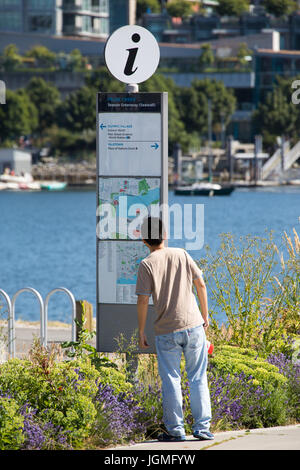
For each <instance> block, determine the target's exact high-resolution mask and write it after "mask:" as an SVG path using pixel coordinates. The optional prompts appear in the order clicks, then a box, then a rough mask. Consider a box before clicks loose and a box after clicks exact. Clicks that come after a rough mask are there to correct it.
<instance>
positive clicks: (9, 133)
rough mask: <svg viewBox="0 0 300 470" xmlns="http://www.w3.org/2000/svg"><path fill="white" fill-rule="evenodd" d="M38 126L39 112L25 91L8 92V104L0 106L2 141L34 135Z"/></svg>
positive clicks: (0, 136) (0, 135)
mask: <svg viewBox="0 0 300 470" xmlns="http://www.w3.org/2000/svg"><path fill="white" fill-rule="evenodd" d="M37 125H38V112H37V109H36V107H35V105H34V103H32V101H31V100H30V98H29V96H28V95H27V94H26V93H25V91H24V90H22V89H21V90H18V91H11V90H7V91H6V104H4V105H2V106H0V139H1V142H4V141H5V140H16V139H18V138H19V137H20V136H21V135H28V134H32V132H34V130H35V129H36V127H37Z"/></svg>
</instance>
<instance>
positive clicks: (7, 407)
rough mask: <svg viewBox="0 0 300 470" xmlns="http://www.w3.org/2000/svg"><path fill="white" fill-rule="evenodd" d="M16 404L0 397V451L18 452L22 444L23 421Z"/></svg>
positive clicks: (7, 398)
mask: <svg viewBox="0 0 300 470" xmlns="http://www.w3.org/2000/svg"><path fill="white" fill-rule="evenodd" d="M18 411H19V407H18V404H17V402H16V401H15V400H14V399H12V398H9V397H1V396H0V450H8V449H9V450H18V449H20V447H21V445H22V444H23V442H24V436H23V433H22V430H23V424H24V420H23V417H22V416H20V415H19V413H18Z"/></svg>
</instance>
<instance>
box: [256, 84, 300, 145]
mask: <svg viewBox="0 0 300 470" xmlns="http://www.w3.org/2000/svg"><path fill="white" fill-rule="evenodd" d="M294 80H297V77H293V78H282V77H279V76H278V77H277V78H276V82H275V83H274V87H273V90H272V91H271V92H269V93H267V95H266V98H265V99H264V101H262V102H260V103H259V105H258V108H257V109H256V110H255V111H254V113H253V116H252V121H253V125H254V128H255V129H256V130H258V129H259V130H260V132H261V133H262V136H263V141H264V145H265V148H269V149H270V150H271V151H272V149H274V148H275V144H276V137H277V136H281V135H284V136H285V137H286V138H290V139H292V140H295V141H298V128H299V124H300V112H299V106H295V105H294V104H293V102H292V100H291V95H292V92H293V89H292V87H291V85H292V82H293V81H294Z"/></svg>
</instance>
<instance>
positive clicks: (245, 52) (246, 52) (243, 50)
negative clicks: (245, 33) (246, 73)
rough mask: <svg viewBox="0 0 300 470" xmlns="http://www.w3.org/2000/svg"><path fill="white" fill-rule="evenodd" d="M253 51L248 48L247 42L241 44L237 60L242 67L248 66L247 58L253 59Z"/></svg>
mask: <svg viewBox="0 0 300 470" xmlns="http://www.w3.org/2000/svg"><path fill="white" fill-rule="evenodd" d="M252 54H253V52H252V50H251V49H249V48H248V47H247V44H246V43H245V42H242V43H241V44H240V47H239V49H238V52H237V55H236V56H237V58H238V60H239V63H240V64H241V65H246V64H247V63H248V60H247V59H246V57H252Z"/></svg>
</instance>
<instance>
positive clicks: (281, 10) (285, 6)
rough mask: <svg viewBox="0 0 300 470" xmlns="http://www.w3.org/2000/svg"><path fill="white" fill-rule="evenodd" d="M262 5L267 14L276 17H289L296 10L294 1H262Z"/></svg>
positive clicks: (296, 6)
mask: <svg viewBox="0 0 300 470" xmlns="http://www.w3.org/2000/svg"><path fill="white" fill-rule="evenodd" d="M262 5H263V6H264V7H265V9H266V11H267V12H268V13H271V15H274V16H277V17H279V16H284V15H290V14H291V13H293V12H294V11H296V10H297V8H298V5H297V2H296V1H294V0H263V2H262Z"/></svg>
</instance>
